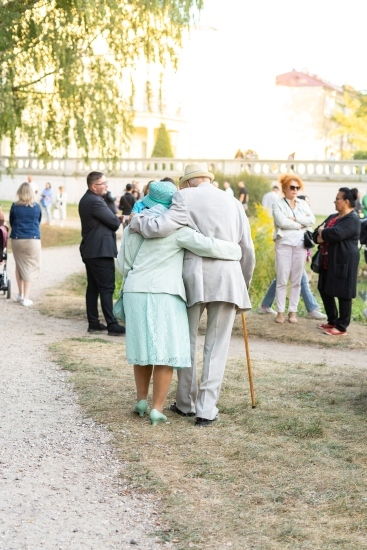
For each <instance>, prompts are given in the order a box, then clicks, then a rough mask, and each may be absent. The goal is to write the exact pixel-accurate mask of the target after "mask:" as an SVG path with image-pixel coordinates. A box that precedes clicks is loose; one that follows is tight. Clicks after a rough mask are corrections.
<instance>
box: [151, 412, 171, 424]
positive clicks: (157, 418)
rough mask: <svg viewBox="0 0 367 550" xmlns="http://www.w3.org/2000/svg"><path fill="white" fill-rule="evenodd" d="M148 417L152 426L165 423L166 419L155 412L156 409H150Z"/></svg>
mask: <svg viewBox="0 0 367 550" xmlns="http://www.w3.org/2000/svg"><path fill="white" fill-rule="evenodd" d="M149 417H150V421H151V423H152V425H153V426H156V425H157V424H159V423H160V422H167V417H166V416H164V414H162V413H160V412H159V411H157V409H152V410H151V411H150V413H149Z"/></svg>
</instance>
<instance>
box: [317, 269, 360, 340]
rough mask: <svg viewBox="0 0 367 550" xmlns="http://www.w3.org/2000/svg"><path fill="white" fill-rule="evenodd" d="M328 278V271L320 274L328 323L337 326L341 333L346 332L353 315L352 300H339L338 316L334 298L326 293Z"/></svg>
mask: <svg viewBox="0 0 367 550" xmlns="http://www.w3.org/2000/svg"><path fill="white" fill-rule="evenodd" d="M326 276H327V270H326V269H322V270H321V273H320V274H319V292H320V296H321V299H322V301H323V304H324V308H325V311H326V315H327V322H328V324H329V325H335V326H336V328H337V329H338V330H340V331H341V332H346V330H347V328H348V326H349V325H350V318H351V315H352V300H351V299H348V298H338V300H339V314H338V308H337V307H336V302H335V298H334V296H329V294H326V292H325V285H326ZM320 283H321V284H320Z"/></svg>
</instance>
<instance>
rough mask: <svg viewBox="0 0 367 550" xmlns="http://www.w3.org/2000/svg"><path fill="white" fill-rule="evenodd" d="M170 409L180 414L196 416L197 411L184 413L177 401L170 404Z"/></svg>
mask: <svg viewBox="0 0 367 550" xmlns="http://www.w3.org/2000/svg"><path fill="white" fill-rule="evenodd" d="M169 410H170V411H173V412H175V413H177V414H179V415H180V416H195V413H184V412H182V411H180V409H179V408H178V407H177V406H176V401H175V402H174V403H171V405H170V406H169Z"/></svg>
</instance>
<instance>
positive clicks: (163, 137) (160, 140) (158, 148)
mask: <svg viewBox="0 0 367 550" xmlns="http://www.w3.org/2000/svg"><path fill="white" fill-rule="evenodd" d="M152 158H173V150H172V144H171V138H170V137H169V133H168V132H167V128H166V125H165V124H161V125H160V127H159V128H158V133H157V139H156V142H155V145H154V148H153V152H152Z"/></svg>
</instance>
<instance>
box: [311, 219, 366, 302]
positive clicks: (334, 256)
mask: <svg viewBox="0 0 367 550" xmlns="http://www.w3.org/2000/svg"><path fill="white" fill-rule="evenodd" d="M336 216H337V214H332V215H331V216H329V217H328V218H327V219H326V220H325V221H324V222H322V223H323V224H324V223H325V224H326V223H328V222H329V221H330V220H331V219H332V218H335V217H336ZM321 225H322V224H321ZM319 227H320V226H319ZM360 231H361V222H360V221H359V218H358V215H357V214H356V212H355V211H354V210H353V211H352V212H351V213H350V214H347V215H346V216H343V217H342V218H340V220H338V222H337V223H336V224H335V225H334V226H333V227H329V228H326V229H324V230H323V232H322V238H323V239H324V241H326V242H327V243H329V246H328V257H329V258H328V269H327V275H326V285H325V292H326V294H328V295H329V296H335V297H337V298H344V299H351V298H355V297H356V294H357V273H358V263H359V249H358V239H359V234H360ZM317 235H318V228H316V229H315V231H314V233H313V239H314V241H315V242H317ZM320 285H321V279H320V278H319V285H318V287H319V290H320Z"/></svg>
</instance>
